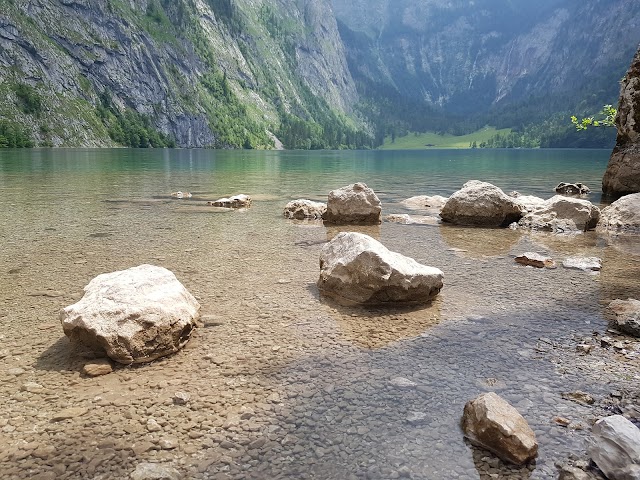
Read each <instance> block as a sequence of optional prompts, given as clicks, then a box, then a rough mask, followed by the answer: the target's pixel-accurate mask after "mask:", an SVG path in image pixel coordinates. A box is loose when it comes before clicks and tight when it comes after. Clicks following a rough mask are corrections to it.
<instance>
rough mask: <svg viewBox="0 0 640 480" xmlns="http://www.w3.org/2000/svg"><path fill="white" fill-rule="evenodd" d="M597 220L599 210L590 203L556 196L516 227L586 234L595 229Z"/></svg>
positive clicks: (529, 214) (524, 218) (528, 215)
mask: <svg viewBox="0 0 640 480" xmlns="http://www.w3.org/2000/svg"><path fill="white" fill-rule="evenodd" d="M599 219H600V209H599V208H598V207H596V206H595V205H593V204H592V203H591V202H590V201H588V200H583V199H580V198H569V197H564V196H562V195H556V196H554V197H551V198H550V199H549V200H546V201H545V202H544V204H542V205H541V206H539V207H537V208H535V209H533V210H531V211H530V212H529V213H527V214H526V215H525V216H524V217H522V219H521V220H520V221H519V222H518V227H519V228H526V229H532V230H542V231H549V232H555V233H570V232H586V231H587V230H591V229H593V228H595V226H596V225H597V224H598V220H599Z"/></svg>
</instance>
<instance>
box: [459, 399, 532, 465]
mask: <svg viewBox="0 0 640 480" xmlns="http://www.w3.org/2000/svg"><path fill="white" fill-rule="evenodd" d="M462 430H463V432H464V435H465V437H467V438H468V439H469V441H470V442H471V443H472V444H473V445H475V446H477V447H480V448H484V449H486V450H489V451H490V452H493V453H494V454H496V455H497V456H498V457H500V458H501V459H502V460H505V461H507V462H510V463H514V464H516V465H523V464H525V463H528V462H530V461H531V460H533V459H534V458H536V456H537V455H538V442H537V441H536V435H535V433H534V432H533V430H531V427H529V424H528V423H527V421H526V420H525V419H524V418H523V417H522V415H520V413H518V411H517V410H516V409H515V408H514V407H512V406H511V405H510V404H509V403H508V402H507V401H506V400H504V399H502V398H501V397H500V396H499V395H498V394H496V393H494V392H489V393H483V394H482V395H480V396H479V397H477V398H476V399H474V400H471V401H469V402H467V404H466V405H465V407H464V414H463V416H462Z"/></svg>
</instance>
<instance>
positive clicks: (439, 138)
mask: <svg viewBox="0 0 640 480" xmlns="http://www.w3.org/2000/svg"><path fill="white" fill-rule="evenodd" d="M510 132H511V129H509V128H504V129H502V130H496V129H495V128H493V127H484V128H482V129H480V130H478V131H477V132H473V133H469V134H468V135H461V136H455V135H451V134H445V135H438V134H437V133H418V134H416V133H410V134H409V135H407V136H406V137H396V141H395V142H394V143H391V137H387V138H386V139H385V141H384V145H382V146H381V147H380V149H381V150H428V149H430V148H469V145H470V144H473V142H476V143H477V144H478V145H479V144H480V142H485V141H487V140H488V139H489V138H491V137H493V136H494V135H495V134H496V133H502V134H508V133H510Z"/></svg>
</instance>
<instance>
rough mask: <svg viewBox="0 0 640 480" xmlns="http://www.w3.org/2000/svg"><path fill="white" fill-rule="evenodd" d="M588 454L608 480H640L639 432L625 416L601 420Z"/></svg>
mask: <svg viewBox="0 0 640 480" xmlns="http://www.w3.org/2000/svg"><path fill="white" fill-rule="evenodd" d="M592 433H593V442H592V444H591V445H590V447H589V455H590V456H591V459H592V460H593V462H594V463H595V464H596V465H597V466H598V468H599V469H600V470H602V473H604V474H605V475H606V477H607V478H608V479H609V480H640V429H638V427H636V426H635V425H634V424H633V423H631V422H630V421H629V420H627V419H626V418H624V417H623V416H622V415H613V416H611V417H606V418H603V419H601V420H598V421H597V422H596V424H595V425H594V426H593V429H592Z"/></svg>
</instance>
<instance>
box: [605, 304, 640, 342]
mask: <svg viewBox="0 0 640 480" xmlns="http://www.w3.org/2000/svg"><path fill="white" fill-rule="evenodd" d="M607 314H608V317H609V318H610V319H611V320H612V321H613V322H614V323H615V327H616V328H617V329H618V330H620V331H621V332H624V333H627V334H629V335H633V336H634V337H640V301H638V300H634V299H632V298H630V299H629V300H614V301H613V302H611V303H610V304H609V306H608V307H607Z"/></svg>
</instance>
